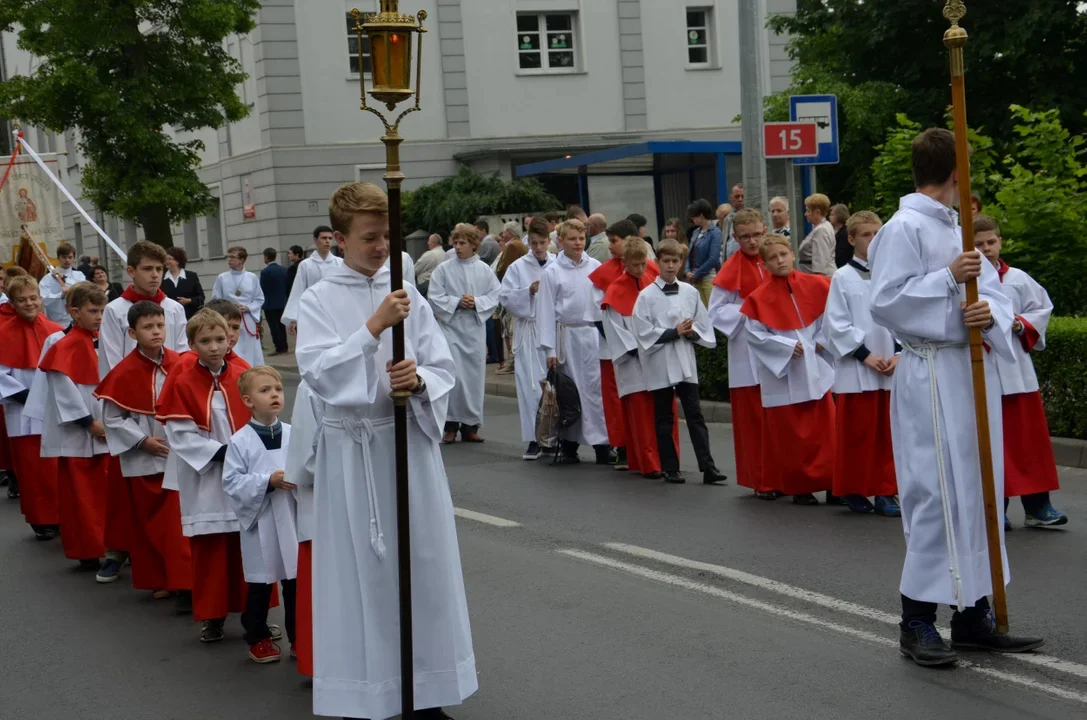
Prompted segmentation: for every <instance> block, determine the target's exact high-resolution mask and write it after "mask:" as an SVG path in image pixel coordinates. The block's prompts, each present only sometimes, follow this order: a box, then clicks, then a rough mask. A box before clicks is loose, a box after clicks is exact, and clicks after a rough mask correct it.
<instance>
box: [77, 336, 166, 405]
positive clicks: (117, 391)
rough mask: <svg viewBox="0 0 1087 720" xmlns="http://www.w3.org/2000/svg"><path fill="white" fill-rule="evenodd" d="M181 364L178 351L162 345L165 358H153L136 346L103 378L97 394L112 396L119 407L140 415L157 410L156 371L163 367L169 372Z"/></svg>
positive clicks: (99, 396)
mask: <svg viewBox="0 0 1087 720" xmlns="http://www.w3.org/2000/svg"><path fill="white" fill-rule="evenodd" d="M176 367H178V354H177V353H176V352H174V351H173V350H171V349H169V348H165V347H164V348H163V353H162V362H161V363H157V362H155V361H154V360H152V359H150V358H149V357H147V356H146V355H144V354H143V353H142V352H140V349H139V348H136V349H134V350H133V351H132V352H130V353H129V354H128V355H126V356H125V357H124V359H123V360H121V362H119V363H117V365H116V366H115V367H114V368H113V369H112V370H110V371H109V374H107V375H106V377H105V378H103V379H102V382H101V383H99V385H98V388H97V389H96V390H95V391H94V396H95V397H96V398H98V399H99V400H109V401H110V402H111V403H113V404H114V405H116V406H117V407H119V408H121V409H123V410H128V411H129V412H134V413H139V414H140V415H154V414H155V400H156V397H155V396H156V394H157V393H156V390H155V375H156V373H158V372H159V371H160V370H161V371H162V373H163V374H165V375H169V374H170V373H171V372H173V370H174V369H175V368H176Z"/></svg>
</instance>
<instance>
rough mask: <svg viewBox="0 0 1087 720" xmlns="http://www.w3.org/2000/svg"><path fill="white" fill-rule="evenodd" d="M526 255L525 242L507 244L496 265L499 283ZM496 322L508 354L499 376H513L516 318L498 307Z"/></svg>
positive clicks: (515, 240)
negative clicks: (511, 266)
mask: <svg viewBox="0 0 1087 720" xmlns="http://www.w3.org/2000/svg"><path fill="white" fill-rule="evenodd" d="M525 255H528V247H526V246H525V244H524V243H523V242H521V241H520V240H518V239H517V238H514V239H513V240H510V241H509V242H508V243H506V246H505V247H504V248H502V254H501V255H500V256H499V258H498V264H497V265H495V274H496V275H498V282H500V283H501V282H502V280H503V279H504V278H505V277H506V270H508V269H509V267H510V265H512V264H513V263H514V262H516V261H517V260H520V259H521V258H522V257H524V256H525ZM495 322H496V323H497V324H498V327H499V330H500V334H501V336H502V345H503V349H504V350H505V353H506V361H505V362H503V363H502V364H501V365H499V366H498V374H499V375H512V374H513V372H514V369H513V324H514V317H513V315H511V314H510V313H509V312H508V311H507V310H506V309H505V308H504V307H502V306H501V305H499V306H498V309H497V310H495Z"/></svg>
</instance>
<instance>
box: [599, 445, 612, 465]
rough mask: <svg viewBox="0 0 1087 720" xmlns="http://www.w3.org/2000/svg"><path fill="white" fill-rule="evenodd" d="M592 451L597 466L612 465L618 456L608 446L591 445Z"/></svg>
mask: <svg viewBox="0 0 1087 720" xmlns="http://www.w3.org/2000/svg"><path fill="white" fill-rule="evenodd" d="M593 449H594V450H596V464H597V465H614V464H615V461H616V459H617V458H618V455H616V454H615V451H614V450H612V449H611V446H610V445H593Z"/></svg>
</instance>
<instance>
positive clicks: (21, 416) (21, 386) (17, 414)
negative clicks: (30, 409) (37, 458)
mask: <svg viewBox="0 0 1087 720" xmlns="http://www.w3.org/2000/svg"><path fill="white" fill-rule="evenodd" d="M37 373H38V370H37V368H9V367H7V366H6V365H0V399H3V404H4V423H5V424H6V426H7V433H8V437H26V436H28V435H41V434H42V421H41V420H39V419H37V418H32V417H30V416H28V415H27V414H26V412H25V408H26V405H25V403H21V402H16V401H15V400H13V399H11V397H12V395H18V394H19V393H21V392H23V391H24V390H26V391H27V392H28V393H29V391H30V388H31V387H32V386H33V384H34V376H35V375H36V374H37ZM29 399H30V398H29V396H28V397H27V400H28V401H29Z"/></svg>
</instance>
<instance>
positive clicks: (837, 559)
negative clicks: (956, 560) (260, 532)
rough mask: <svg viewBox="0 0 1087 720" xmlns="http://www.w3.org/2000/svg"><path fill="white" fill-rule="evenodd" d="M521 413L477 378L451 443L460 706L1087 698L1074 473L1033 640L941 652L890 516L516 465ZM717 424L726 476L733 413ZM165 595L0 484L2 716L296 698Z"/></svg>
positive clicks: (896, 706)
mask: <svg viewBox="0 0 1087 720" xmlns="http://www.w3.org/2000/svg"><path fill="white" fill-rule="evenodd" d="M289 377H290V376H288V378H289ZM517 428H518V424H517V419H516V405H515V403H514V402H513V401H510V400H505V399H501V398H493V397H488V398H487V421H486V424H485V426H484V428H483V430H482V432H483V434H484V436H485V437H486V438H487V442H486V443H485V444H483V445H478V446H467V445H460V444H458V445H453V446H450V447H447V448H446V449H445V457H446V462H447V467H448V472H449V476H450V484H451V487H452V492H453V500H454V505H455V506H456V507H457V508H458V513H459V514H460V519H459V520H458V529H459V538H460V545H461V554H462V558H463V564H464V571H465V582H466V587H467V591H468V603H469V610H470V612H471V616H472V628H473V638H474V643H475V649H476V656H477V665H478V668H479V674H480V675H479V683H480V690H479V692H478V693H477V694H476V695H475V696H474V697H472V698H470V699H469V700H468V702H467V703H466V704H465V705H464V706H463V707H461V708H456V709H452V711H451V714H453V715H454V716H455V717H456V718H457V719H458V720H498V719H502V720H507V719H510V718H549V719H550V718H564V719H567V718H586V719H588V718H593V719H594V720H597V719H599V720H611V719H613V718H614V719H622V720H643V719H644V720H650V719H654V720H672V719H678V718H726V717H728V718H745V719H746V718H751V719H762V718H766V719H767V720H770V719H775V720H777V719H780V718H812V719H816V718H827V719H828V720H829V719H831V718H834V719H838V718H864V719H868V718H875V717H879V718H881V720H890V719H897V718H902V719H903V720H906V719H910V720H913V719H915V718H924V717H933V718H951V717H957V718H963V719H965V720H972V719H973V718H979V719H980V718H985V719H986V720H998V719H1003V718H1009V719H1011V718H1021V717H1032V718H1054V719H1057V718H1060V719H1061V720H1064V719H1065V718H1068V717H1076V716H1082V715H1083V714H1084V712H1087V625H1085V623H1084V622H1083V620H1082V614H1081V611H1082V608H1083V607H1084V600H1085V598H1087V582H1085V580H1084V578H1083V573H1082V569H1083V560H1084V557H1085V555H1087V553H1085V551H1087V542H1085V541H1084V533H1083V530H1082V526H1083V522H1084V520H1083V519H1084V518H1085V517H1087V472H1084V471H1062V482H1063V483H1064V487H1065V489H1064V490H1062V491H1061V493H1059V494H1058V495H1057V496H1055V499H1056V501H1057V504H1058V506H1059V507H1061V508H1062V509H1063V510H1064V511H1065V512H1067V513H1068V514H1069V515H1070V516H1071V518H1072V522H1071V524H1070V525H1069V526H1068V527H1069V528H1070V529H1067V530H1057V531H1034V530H1026V529H1022V528H1019V529H1017V530H1016V531H1015V532H1013V533H1011V535H1010V536H1009V541H1008V545H1009V554H1010V556H1011V564H1012V573H1013V582H1012V584H1011V586H1010V588H1009V603H1010V615H1011V622H1012V625H1013V629H1018V630H1020V631H1022V632H1024V633H1026V632H1030V633H1038V634H1043V635H1045V636H1046V638H1047V639H1048V641H1049V642H1048V645H1047V647H1046V649H1045V650H1046V653H1045V654H1044V655H1034V656H1029V657H1027V656H1020V657H996V658H992V657H988V656H984V655H977V656H970V657H969V662H968V663H967V664H965V665H964V666H962V667H959V668H957V669H954V670H935V671H934V670H923V669H921V668H918V667H916V666H914V665H912V664H911V663H909V662H907V661H904V660H902V659H901V658H900V656H899V654H898V650H897V647H896V643H897V634H896V632H897V631H896V629H895V626H894V624H893V623H894V622H895V617H894V615H895V613H896V612H897V609H898V608H897V604H898V594H897V587H898V574H899V570H900V568H901V559H902V552H903V540H902V531H901V525H900V523H899V522H898V521H896V520H889V519H885V518H879V517H875V516H855V515H851V514H849V513H848V511H845V510H843V509H840V508H836V507H835V508H830V507H825V506H820V507H814V508H806V507H797V506H794V505H792V504H791V503H788V501H786V502H780V501H779V502H777V503H764V502H761V501H756V500H754V499H752V498H751V497H750V496H749V495H748V494H747V492H746V491H744V490H742V489H740V488H736V487H735V486H733V485H729V486H726V487H707V486H703V485H701V483H696V482H689V483H688V484H687V485H682V486H671V485H663V484H660V483H657V482H654V481H647V480H644V479H642V478H640V477H637V476H634V475H631V474H625V473H617V472H615V471H613V470H610V469H607V468H599V467H595V466H593V465H591V464H589V463H588V462H586V463H584V464H582V465H580V466H576V467H554V466H551V465H549V464H546V463H540V462H536V463H526V462H523V461H521V460H520V452H521V446H520V442H519V437H518V435H519V431H518V429H517ZM681 432H682V429H681ZM711 437H712V442H713V447H714V452H715V456H716V458H717V460H718V464H719V466H720V467H721V469H722V470H723V471H724V472H726V473H728V474H729V475H732V473H733V461H732V457H731V435H730V430H729V427H728V426H727V425H717V426H713V427H712V428H711ZM684 441H685V443H686V438H684ZM684 451H685V453H684V466H685V467H687V466H688V465H690V463H689V461H690V460H692V459H693V455H692V454H691V451H690V447H689V445H686V444H685V447H684ZM583 459H584V460H586V461H588V460H589V459H590V458H589V453H584V454H583ZM689 469H690V470H691V473H690V476H691V477H692V479H693V477H694V476H695V475H696V474H695V473H694V472H693V470H694V468H693V467H690V468H689ZM1012 516H1013V519H1014V520H1015V522H1016V524H1017V525H1021V523H1022V510H1021V508H1017V507H1015V506H1014V505H1013V512H1012ZM171 610H172V606H171V603H170V602H169V601H164V602H155V601H152V600H151V599H150V597H149V596H148V595H147V594H145V593H139V592H136V591H134V590H132V589H131V588H130V587H128V586H126V585H125V584H124V583H120V582H119V583H116V584H114V585H110V586H97V585H95V583H94V581H93V578H92V577H90V576H87V575H82V574H80V573H78V572H75V571H74V570H73V566H72V563H70V562H68V561H66V560H65V559H64V558H63V556H62V555H61V553H60V548H59V544H55V543H48V544H41V543H37V542H35V541H34V540H33V539H32V536H31V534H30V532H29V530H28V529H27V528H26V526H25V525H23V523H22V519H21V517H20V516H19V514H18V508H17V507H16V504H15V503H11V502H8V501H6V500H3V501H0V648H2V650H0V718H2V719H3V720H8V719H9V718H10V719H13V720H23V719H24V718H25V719H27V720H31V719H33V720H52V719H53V718H72V719H78V718H103V717H108V718H115V719H116V720H129V719H132V720H136V719H139V720H144V719H151V718H153V719H155V720H173V719H174V718H176V719H177V720H182V719H184V720H192V719H193V718H201V719H202V720H218V719H219V718H222V719H224V720H227V719H230V720H236V719H237V718H240V717H246V718H250V717H251V718H262V719H264V720H279V719H280V718H283V719H286V718H300V717H309V716H310V714H311V713H310V696H309V690H308V688H307V687H306V683H305V682H304V681H303V680H302V679H301V678H299V676H297V675H296V674H295V672H294V667H293V665H292V664H291V663H289V662H282V663H280V664H278V665H271V666H258V665H255V664H253V663H252V662H250V661H249V660H248V659H247V656H246V648H245V645H244V643H243V642H242V640H241V628H240V623H239V622H237V621H236V620H231V621H229V623H228V639H227V641H225V642H223V643H220V644H218V645H214V646H203V645H201V644H200V643H199V642H198V640H197V628H196V626H195V625H194V624H193V623H192V622H191V621H190V620H189V619H186V618H177V617H173V616H172V614H171ZM276 612H277V611H274V612H273V618H274V617H276ZM949 614H950V613H949V611H945V612H944V613H943V617H942V618H941V619H942V621H943V623H944V624H946V622H947V618H948V616H949Z"/></svg>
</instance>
